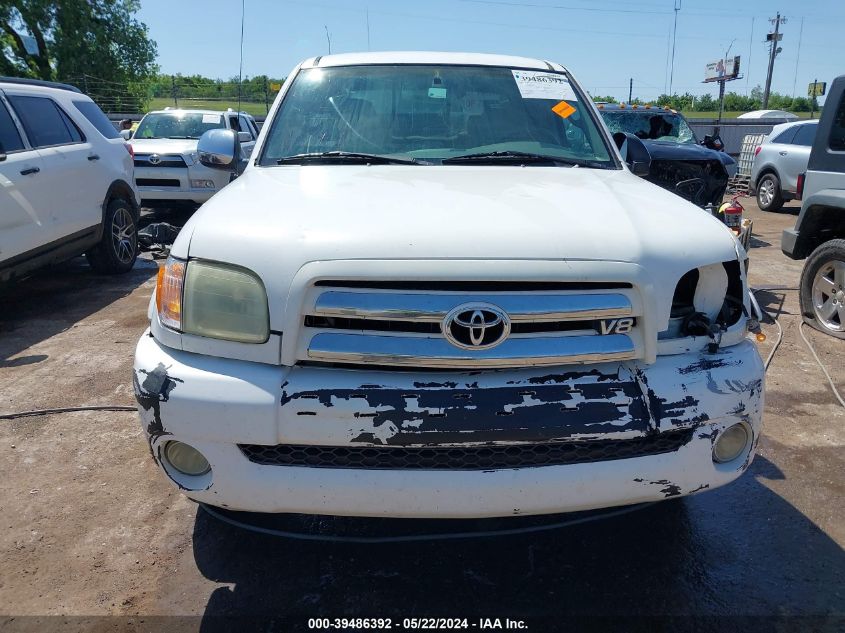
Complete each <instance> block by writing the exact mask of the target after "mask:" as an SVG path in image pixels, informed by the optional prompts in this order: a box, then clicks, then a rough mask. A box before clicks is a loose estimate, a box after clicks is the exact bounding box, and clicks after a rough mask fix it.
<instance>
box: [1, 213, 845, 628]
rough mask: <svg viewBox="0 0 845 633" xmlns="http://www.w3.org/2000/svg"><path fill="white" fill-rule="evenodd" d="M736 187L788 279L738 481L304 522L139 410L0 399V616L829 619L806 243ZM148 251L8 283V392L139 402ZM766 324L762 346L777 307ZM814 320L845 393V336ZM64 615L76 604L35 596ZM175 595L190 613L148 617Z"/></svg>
mask: <svg viewBox="0 0 845 633" xmlns="http://www.w3.org/2000/svg"><path fill="white" fill-rule="evenodd" d="M746 206H747V209H748V213H749V214H750V216H751V217H752V218H753V219H754V221H755V227H754V228H755V234H754V238H753V241H752V245H751V246H752V248H751V268H750V277H751V283H752V285H753V286H755V287H760V288H764V287H768V288H772V287H776V288H782V289H783V290H779V289H778V290H769V291H765V292H760V293H759V295H758V296H759V298H760V300H761V303H762V304H763V305H764V307H765V308H766V309H767V310H769V311H770V312H772V313H778V315H779V316H778V319H779V321H780V323H781V325H782V326H783V330H784V338H783V343H782V344H781V346H780V349H779V350H778V352H777V355H776V356H775V358H774V360H773V362H772V365H771V368H770V370H769V374H768V388H767V401H766V417H765V423H764V425H765V428H764V437H763V439H762V441H761V443H760V450H759V456H758V458H757V459H756V460H755V461H754V463H753V465H752V467H751V468H750V470H749V472H747V473H746V474H745V475H744V476H743V477H742V478H740V480H738V481H737V482H735V483H734V484H732V485H730V486H727V487H724V488H720V489H718V490H714V491H710V492H707V493H705V494H702V495H699V496H696V497H693V498H689V499H685V500H681V501H677V502H670V503H663V504H658V505H656V506H651V507H649V508H645V509H641V510H637V511H635V512H632V513H629V514H626V515H624V516H620V517H615V518H607V519H603V520H600V521H595V522H592V523H588V524H584V525H579V526H574V527H569V528H565V529H561V530H556V531H549V532H543V533H539V534H532V535H523V536H511V537H496V538H476V539H469V540H462V541H444V542H429V543H416V544H394V545H378V546H376V545H348V544H346V545H344V544H321V543H306V542H299V541H290V540H286V539H280V538H274V537H270V536H262V535H257V534H253V533H249V532H245V531H243V530H239V529H236V528H234V527H231V526H228V525H226V524H223V523H221V522H219V521H217V520H215V519H213V518H211V517H209V516H208V515H207V514H205V513H204V512H203V511H202V510H201V509H199V508H198V507H197V506H196V505H194V504H193V503H192V502H190V501H188V500H187V499H186V498H184V497H183V496H182V495H180V494H178V493H177V492H176V491H174V489H173V488H172V487H171V486H170V484H169V483H168V482H167V481H166V480H165V478H164V477H162V476H161V475H160V473H159V472H158V471H157V470H156V468H155V467H154V465H153V463H152V461H151V460H150V457H149V453H148V449H147V445H146V442H145V441H144V439H143V437H142V433H141V428H140V425H139V423H138V419H137V415H136V414H134V413H132V412H79V413H63V414H58V415H51V416H35V417H26V418H21V419H17V420H12V421H8V420H3V421H0V454H2V456H3V457H2V459H0V517H2V519H0V520H2V521H3V522H5V526H4V529H3V530H2V531H0V552H2V559H3V571H2V574H0V614H3V616H9V617H0V629H5V630H21V631H29V630H32V631H43V630H48V629H50V627H59V625H61V626H62V627H67V628H77V629H94V630H138V631H141V630H152V629H153V628H156V627H158V626H160V627H163V629H166V630H197V629H201V630H226V629H227V628H229V626H230V625H231V624H232V623H231V621H229V620H226V619H225V616H243V615H247V616H268V615H274V616H276V617H279V618H281V619H282V620H283V621H285V622H287V623H289V627H288V628H287V629H286V630H290V628H296V627H297V626H298V627H301V628H304V627H305V623H306V618H307V617H313V616H322V617H350V616H358V617H362V616H372V617H392V618H394V628H396V624H395V623H396V622H397V620H398V621H401V619H402V618H403V617H412V616H413V617H422V616H461V617H470V618H471V620H470V626H471V627H472V624H473V623H475V622H479V621H478V620H477V618H478V617H491V618H494V617H499V618H504V617H510V618H512V619H513V618H517V619H520V618H522V619H525V620H526V621H527V622H528V623H529V624H532V622H533V620H532V619H536V618H545V619H541V620H537V622H547V621H549V618H558V617H561V616H562V615H563V614H567V615H570V616H571V615H572V614H580V615H585V616H587V615H594V614H603V615H605V616H614V615H619V616H623V615H625V614H635V615H641V616H650V615H666V614H670V615H676V616H681V617H682V618H681V620H679V621H678V622H684V621H685V620H683V617H684V616H689V615H697V616H716V615H726V614H727V615H730V616H748V617H750V618H751V619H750V620H749V619H747V618H745V619H743V618H741V617H733V618H728V619H716V620H706V621H707V622H711V623H712V624H713V627H714V630H722V631H724V630H743V631H745V630H749V626H750V625H751V624H760V623H761V622H762V623H764V624H771V625H772V627H771V628H775V626H777V627H780V628H781V629H784V628H789V624H790V623H792V624H794V625H796V626H798V627H799V628H804V627H805V625H806V626H807V627H810V628H815V629H816V630H831V631H833V630H841V628H840V627H845V619H843V618H845V552H843V545H845V521H843V508H845V477H843V472H845V451H843V445H845V410H843V408H842V407H841V406H840V405H839V404H838V403H837V402H836V400H835V399H834V397H833V395H832V393H831V390H830V388H829V386H828V385H827V383H826V381H825V379H824V377H823V374H822V371H821V369H820V368H819V366H818V364H817V363H816V361H815V360H814V359H813V358H812V356H811V355H810V353H809V351H808V350H807V347H806V346H805V344H804V343H803V341H802V340H801V338H800V336H799V330H798V326H799V323H800V317H799V316H798V305H797V294H796V292H794V291H793V290H788V289H792V288H795V287H796V286H797V284H798V279H799V275H800V271H801V266H802V263H801V262H794V261H792V260H789V259H787V258H786V257H784V256H783V255H782V254H781V252H780V233H781V230H782V229H783V228H785V227H787V226H791V225H792V224H793V223H794V221H795V214H797V210H798V207H797V204H796V203H792V204H791V205H790V206H789V207H787V208H785V209H784V210H783V211H782V212H780V213H762V212H760V211H758V210H757V209H756V207H754V205H753V203H752V202H750V201H749V202H747V203H746ZM155 272H156V266H155V264H154V263H153V262H151V261H149V260H139V262H138V264H137V265H136V267H135V269H134V270H133V271H132V272H131V273H129V274H127V275H124V276H121V277H101V276H97V275H95V274H93V273H92V272H90V270H89V269H88V267H87V265H86V264H85V261H84V259H78V260H74V261H72V262H69V263H68V264H66V265H63V266H61V267H59V268H57V269H54V270H49V271H45V272H43V273H41V274H40V275H38V276H36V277H33V278H30V279H28V280H26V281H24V282H22V283H20V284H19V285H17V286H16V287H14V288H13V289H11V290H10V291H7V293H6V294H5V295H3V296H2V297H0V307H2V308H3V309H2V310H0V413H8V412H13V411H23V410H31V409H41V408H51V407H66V406H75V405H102V404H123V405H133V404H134V399H133V397H132V388H131V379H130V367H131V363H132V353H133V348H134V345H135V342H136V340H137V339H138V337H139V336H140V334H141V333H142V331H143V330H144V328H145V327H146V309H147V304H148V301H149V298H150V294H151V291H152V289H153V287H154V283H155ZM764 331H765V332H766V334H767V335H768V337H769V338H768V340H767V341H766V342H765V343H762V344H761V345H760V351H761V354H762V355H763V356H764V357H765V356H766V355H767V354H768V352H769V350H770V349H771V345H772V344H773V343H774V341H775V340H776V338H777V328H776V327H775V325H773V324H772V323H767V324H765V325H764ZM805 331H806V332H807V334H808V336H809V338H810V340H811V341H812V343H813V345H814V346H815V348H816V350H817V351H818V353H819V356H820V358H821V359H822V361H823V362H824V363H825V364H826V366H827V367H828V368H829V370H830V371H831V374H832V375H833V376H834V378H835V380H836V381H837V384H838V386H839V388H840V389H841V390H842V391H843V392H845V378H843V372H842V353H841V352H842V350H843V346H844V345H845V343H843V342H841V341H837V340H835V339H833V338H830V337H826V336H823V335H821V334H819V333H817V332H815V331H812V330H805ZM321 525H322V527H323V528H325V523H322V524H321ZM359 527H360V524H359ZM59 615H61V616H68V617H66V618H56V617H45V616H59ZM174 615H182V616H194V617H192V618H185V619H180V620H173V619H157V618H156V617H155V616H174ZM12 616H14V617H12ZM36 616H37V617H36ZM102 616H121V617H120V618H114V617H112V618H105V617H102ZM802 616H803V617H810V618H812V617H818V616H826V617H827V619H824V617H823V618H822V619H821V620H802V619H800V617H802ZM831 616H838V617H831ZM770 617H787V619H785V620H777V621H770V620H767V619H766V618H770ZM701 622H702V621H699V623H701ZM242 625H243V623H241V624H240V625H239V626H240V627H241V628H243V626H242ZM472 628H478V627H472ZM531 628H532V629H533V630H546V629H545V628H544V626H543V625H539V624H538V625H536V626H534V625H532V627H531ZM554 628H557V627H554ZM752 628H753V627H752ZM700 630H706V629H704V628H700Z"/></svg>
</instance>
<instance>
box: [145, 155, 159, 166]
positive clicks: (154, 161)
mask: <svg viewBox="0 0 845 633" xmlns="http://www.w3.org/2000/svg"><path fill="white" fill-rule="evenodd" d="M147 160H148V161H149V163H150V165H158V164H159V163H160V162H161V156H159V155H158V154H150V157H149V158H148V159H147Z"/></svg>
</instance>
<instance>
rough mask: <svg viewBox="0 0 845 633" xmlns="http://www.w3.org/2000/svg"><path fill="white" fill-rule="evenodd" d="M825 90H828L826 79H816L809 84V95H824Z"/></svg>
mask: <svg viewBox="0 0 845 633" xmlns="http://www.w3.org/2000/svg"><path fill="white" fill-rule="evenodd" d="M825 92H827V82H826V81H814V82H812V83H811V84H810V85H808V86H807V96H808V97H823V96H824V93H825Z"/></svg>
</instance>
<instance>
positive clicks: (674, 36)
mask: <svg viewBox="0 0 845 633" xmlns="http://www.w3.org/2000/svg"><path fill="white" fill-rule="evenodd" d="M681 2H682V0H674V4H673V7H674V9H675V25H674V26H673V27H672V66H671V68H670V70H669V94H670V95H671V94H672V80H673V79H674V78H675V42H676V40H677V39H678V11H680V10H681Z"/></svg>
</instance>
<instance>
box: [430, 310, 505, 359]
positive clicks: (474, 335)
mask: <svg viewBox="0 0 845 633" xmlns="http://www.w3.org/2000/svg"><path fill="white" fill-rule="evenodd" d="M441 329H442V331H443V336H445V337H446V340H447V341H449V342H450V343H451V344H452V345H455V346H456V347H460V348H463V349H471V350H484V349H490V348H491V347H495V346H496V345H498V344H499V343H501V342H502V341H504V340H505V339H506V338H507V337H508V334H510V331H511V322H510V319H509V318H508V315H507V314H506V313H505V311H504V310H502V309H501V308H499V307H497V306H494V305H492V304H490V303H464V304H462V305H459V306H458V307H456V308H455V309H454V310H452V311H451V312H449V314H447V315H446V318H444V319H443V323H442V327H441Z"/></svg>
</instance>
